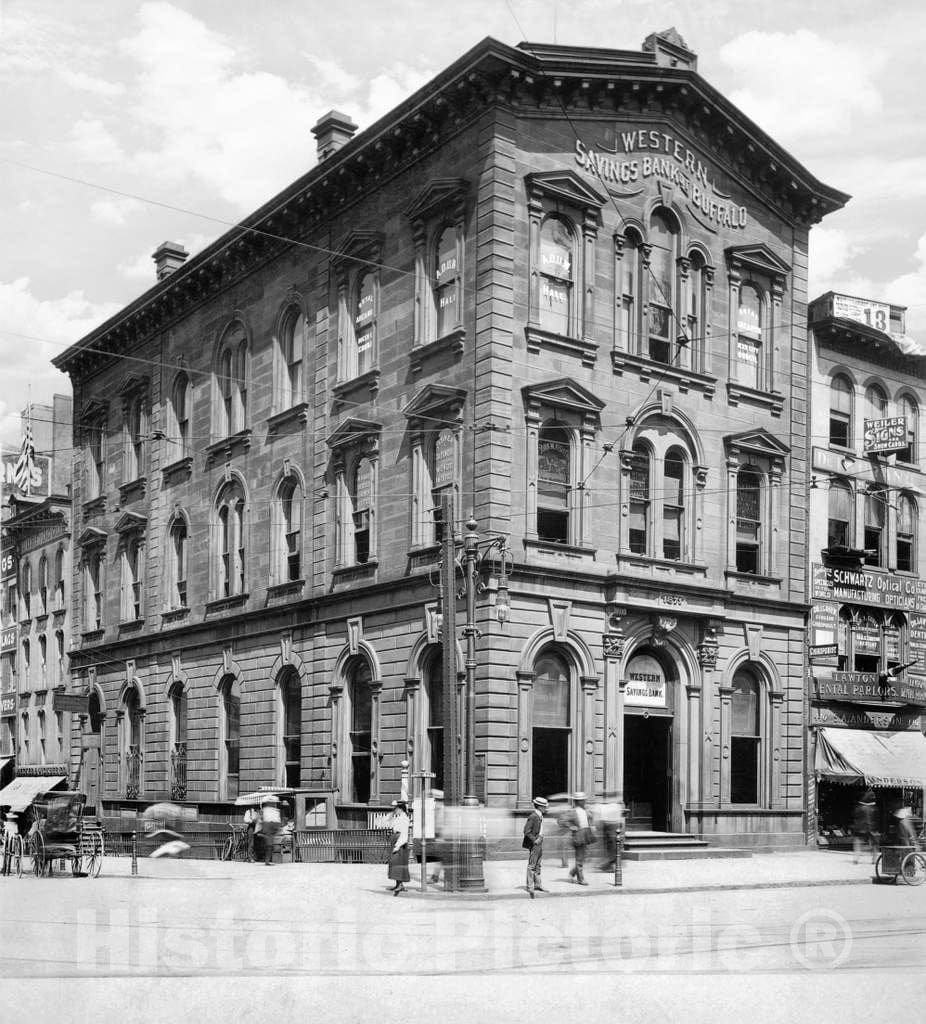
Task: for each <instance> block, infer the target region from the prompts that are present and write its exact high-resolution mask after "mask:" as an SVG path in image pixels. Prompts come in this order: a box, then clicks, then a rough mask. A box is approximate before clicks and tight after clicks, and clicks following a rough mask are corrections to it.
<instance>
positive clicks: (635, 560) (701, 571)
mask: <svg viewBox="0 0 926 1024" xmlns="http://www.w3.org/2000/svg"><path fill="white" fill-rule="evenodd" d="M617 562H618V564H619V565H621V566H636V567H638V568H644V567H649V568H652V569H661V570H667V571H670V572H676V573H678V574H679V575H682V576H707V566H706V565H699V564H698V563H697V562H676V561H673V560H672V559H670V558H651V557H649V556H648V555H633V554H624V555H618V556H617Z"/></svg>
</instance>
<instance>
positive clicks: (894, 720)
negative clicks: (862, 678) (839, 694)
mask: <svg viewBox="0 0 926 1024" xmlns="http://www.w3.org/2000/svg"><path fill="white" fill-rule="evenodd" d="M810 724H811V725H835V726H837V727H839V726H841V727H842V728H844V729H887V730H890V731H891V732H906V731H908V730H909V731H911V732H920V731H921V730H922V729H923V727H924V724H926V715H924V714H923V713H922V712H920V711H908V710H906V709H905V708H904V709H900V710H898V711H878V710H877V709H875V708H865V707H858V706H857V705H853V704H818V705H813V706H811V709H810Z"/></svg>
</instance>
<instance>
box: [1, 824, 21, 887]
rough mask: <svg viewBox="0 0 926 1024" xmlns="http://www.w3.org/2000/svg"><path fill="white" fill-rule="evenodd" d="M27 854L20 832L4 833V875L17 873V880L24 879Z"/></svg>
mask: <svg viewBox="0 0 926 1024" xmlns="http://www.w3.org/2000/svg"><path fill="white" fill-rule="evenodd" d="M25 854H26V850H25V844H24V843H23V837H22V836H21V835H20V834H19V833H18V832H12V831H4V833H3V869H2V873H3V874H4V875H12V874H13V873H14V872H15V873H16V877H17V878H22V876H23V858H24V857H25Z"/></svg>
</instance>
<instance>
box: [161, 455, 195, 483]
mask: <svg viewBox="0 0 926 1024" xmlns="http://www.w3.org/2000/svg"><path fill="white" fill-rule="evenodd" d="M192 472H193V456H192V455H185V456H184V457H183V458H182V459H177V460H176V461H175V462H171V463H170V464H169V465H167V466H165V467H164V468H163V469H162V470H161V476H162V478H163V479H164V481H165V482H166V481H168V480H170V478H171V477H175V476H181V475H186V476H190V475H191V474H192Z"/></svg>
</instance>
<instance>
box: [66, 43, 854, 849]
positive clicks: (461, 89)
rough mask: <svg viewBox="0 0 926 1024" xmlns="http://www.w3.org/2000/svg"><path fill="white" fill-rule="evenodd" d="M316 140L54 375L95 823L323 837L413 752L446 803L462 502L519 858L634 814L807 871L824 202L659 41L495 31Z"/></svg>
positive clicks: (639, 823) (170, 259)
mask: <svg viewBox="0 0 926 1024" xmlns="http://www.w3.org/2000/svg"><path fill="white" fill-rule="evenodd" d="M313 131H314V133H315V135H316V137H317V139H318V147H319V154H318V155H319V160H318V164H317V166H316V167H314V168H313V169H312V170H310V171H308V172H307V173H306V175H305V176H304V177H302V178H301V179H300V180H299V181H297V182H295V183H294V184H293V185H292V186H291V187H289V188H288V189H286V190H285V191H284V192H283V193H281V194H280V195H279V196H277V197H275V198H274V199H272V200H270V201H269V202H268V203H267V204H266V205H265V206H264V207H262V208H261V209H260V210H258V211H257V212H256V213H254V214H253V215H252V216H250V217H249V218H247V220H246V221H245V222H244V223H243V224H242V226H240V227H239V228H235V229H232V230H231V231H229V232H228V233H227V234H225V235H224V236H223V237H221V238H220V239H219V240H218V241H216V242H215V243H214V244H212V245H211V246H210V247H209V248H208V249H206V250H204V251H203V252H202V253H200V254H198V255H197V256H196V257H195V258H193V259H189V260H185V255H186V254H185V253H184V251H183V249H182V247H180V246H176V245H172V244H167V245H165V246H162V247H161V248H160V249H159V250H158V253H157V254H156V259H157V261H158V265H159V277H160V280H159V281H158V282H157V284H156V285H155V286H154V287H152V288H151V289H150V290H149V291H147V292H146V293H145V294H144V295H142V296H141V297H140V298H139V299H137V300H136V301H135V302H133V303H131V304H130V305H129V306H127V307H126V308H125V309H124V310H122V311H121V312H120V313H118V314H117V315H116V316H114V317H113V318H112V319H111V320H109V321H108V322H106V323H105V324H103V325H102V326H101V327H99V328H98V329H97V330H95V331H93V332H92V333H91V334H89V335H88V336H87V337H86V338H84V339H83V340H81V341H80V342H78V343H77V344H75V345H74V346H72V347H71V348H70V349H69V350H67V351H66V352H65V353H64V354H63V355H62V356H61V357H59V358H58V359H57V360H56V365H57V366H59V367H60V368H61V369H63V370H65V371H66V372H67V373H69V374H70V376H71V379H72V381H73V385H74V393H75V417H74V432H75V446H76V453H77V454H76V457H75V465H74V521H75V522H74V541H75V544H76V550H75V556H74V565H75V578H74V594H75V601H76V603H77V604H76V606H75V608H74V618H73V621H74V629H73V635H72V642H71V646H72V652H71V656H72V676H73V679H72V685H73V687H74V688H75V689H76V690H83V691H84V692H86V693H88V694H89V700H90V708H89V714H88V715H86V716H85V717H84V719H83V721H82V725H81V728H82V730H83V734H84V736H85V744H84V749H85V756H84V759H83V762H82V765H81V775H80V778H81V785H82V786H84V787H85V788H88V789H89V790H91V791H92V795H93V800H96V801H99V802H101V803H102V806H103V809H104V812H105V813H107V814H109V813H116V812H117V811H123V812H124V811H131V809H132V808H134V807H136V806H140V805H143V804H145V803H148V802H150V801H152V800H156V799H161V798H165V797H173V798H176V799H182V800H185V801H187V802H189V803H193V804H197V805H198V806H199V808H200V810H201V811H202V812H203V813H207V812H209V813H216V814H223V815H224V813H226V812H227V810H228V808H229V806H230V803H231V801H233V799H234V797H235V795H236V794H237V793H239V792H243V791H246V790H251V789H255V788H257V787H259V786H261V785H273V784H276V785H282V784H288V785H291V786H299V787H303V788H316V789H324V788H330V789H332V790H334V792H335V802H336V804H337V807H338V815H339V820H341V822H342V823H348V824H351V823H354V824H366V823H367V820H368V819H369V816H370V815H371V814H373V813H374V812H375V810H376V808H378V807H380V806H382V805H383V804H388V802H389V800H390V799H392V798H394V797H396V796H397V795H398V792H399V776H400V766H401V762H402V761H403V760H408V761H409V762H410V763H411V767H412V769H413V771H421V770H427V769H429V768H431V767H433V768H434V770H435V772H436V773H437V775H438V778H437V784H438V785H440V784H441V782H442V779H441V777H440V775H441V766H442V763H443V762H442V754H441V751H442V749H443V734H444V720H443V719H444V716H443V708H444V698H443V693H444V688H445V687H450V686H453V687H455V688H456V691H457V693H458V695H459V698H460V706H461V708H462V707H464V706H465V703H466V702H465V700H464V697H465V696H466V695H465V694H463V693H462V688H463V676H462V674H461V675H460V676H459V678H457V679H452V680H451V679H444V678H443V669H442V660H441V639H442V636H441V633H440V632H439V631H438V628H437V599H438V594H439V591H438V588H437V582H438V575H439V563H440V557H441V550H440V541H441V539H442V537H443V536H444V531H445V530H447V529H448V528H449V524H447V523H446V522H445V521H443V520H442V519H441V517H440V516H439V515H436V514H435V510H436V509H439V507H440V504H441V499H442V496H443V495H444V494H445V493H447V492H448V491H449V492H450V493H451V494H452V496H453V501H454V507H455V510H456V511H455V522H454V524H453V528H454V532H455V534H456V535H457V536H460V535H462V534H463V532H464V524H465V522H466V521H467V520H468V519H469V518H470V516H471V515H472V516H474V517H475V520H476V521H477V523H478V530H479V535H480V537H481V538H483V540H492V539H498V538H505V539H506V541H507V544H508V550H509V551H510V555H508V556H504V561H502V559H501V558H500V557H499V545H496V546H495V548H494V550H493V551H488V550H486V552H485V553H486V556H487V557H486V558H485V559H484V560H482V561H481V562H480V572H479V583H480V586H479V587H478V588H477V591H478V593H477V600H476V604H475V610H474V616H475V618H474V622H475V625H476V627H478V631H479V633H478V637H477V639H476V664H475V667H474V671H473V676H474V688H473V694H472V699H473V704H474V717H473V720H472V727H473V728H472V731H473V733H474V751H473V758H474V762H475V763H474V765H473V768H474V770H473V772H472V778H473V780H474V782H475V785H476V788H477V791H478V792H477V795H478V796H479V798H480V799H481V800H482V801H484V802H485V803H486V804H487V805H488V806H490V807H497V808H507V809H510V810H511V811H512V812H514V814H513V815H512V830H515V829H519V828H520V826H519V824H518V822H517V820H516V818H517V812H519V811H526V809H527V808H528V807H529V804H530V800H531V798H532V797H533V796H535V795H539V794H543V795H552V794H555V793H560V792H565V791H570V790H575V789H584V790H586V791H589V792H590V793H602V792H618V793H621V794H623V797H624V799H625V800H626V801H627V803H628V806H629V808H630V817H631V827H636V828H642V829H653V830H657V831H674V832H685V833H693V834H698V835H702V836H704V837H705V838H707V839H710V840H712V841H714V842H717V843H718V844H721V845H750V846H769V845H787V844H791V843H794V844H796V843H799V842H801V841H802V839H803V831H804V827H805V821H804V812H805V792H804V775H803V764H804V742H805V737H804V715H803V699H804V690H803V680H804V671H805V658H806V636H805V611H806V603H805V600H806V599H805V593H806V560H805V551H806V541H807V536H806V533H807V493H806V491H807V458H808V451H807V444H808V422H807V414H808V409H807V402H808V392H807V387H808V346H807V336H806V329H805V327H804V326H803V325H804V324H805V323H806V291H805V289H806V274H807V238H808V232H809V230H810V227H811V225H812V224H814V223H815V222H817V221H819V220H820V218H821V217H822V216H824V215H825V214H826V213H828V212H830V211H832V210H835V209H838V208H839V207H841V206H842V205H843V204H844V203H845V202H846V201H847V199H848V197H847V196H846V195H844V194H842V193H840V192H838V191H836V190H835V189H832V188H830V187H828V186H826V185H824V184H822V183H821V182H819V181H817V180H816V179H815V178H814V177H813V176H812V175H811V174H810V173H809V172H808V171H807V170H806V169H804V168H803V167H802V166H801V165H800V164H799V163H798V162H797V161H796V160H795V159H794V158H793V157H792V156H790V155H789V154H788V153H787V152H785V151H784V150H783V149H781V147H780V146H778V145H777V144H776V143H775V142H774V141H773V140H772V139H770V138H769V137H768V136H766V135H765V134H764V133H763V132H762V131H761V130H760V129H759V128H758V127H757V126H756V125H754V124H753V123H752V122H751V121H749V120H748V119H747V118H746V117H745V116H744V115H743V114H741V113H740V112H739V111H738V110H737V109H736V108H735V107H734V106H733V105H732V104H730V103H729V102H728V101H727V100H726V99H724V97H722V96H721V95H719V94H718V93H717V92H716V90H714V89H713V88H712V87H711V86H710V85H709V84H708V83H707V82H706V81H705V80H704V79H703V78H702V77H701V76H700V75H699V74H698V72H697V61H696V57H695V54H693V53H692V52H691V51H690V50H688V49H687V48H686V46H685V44H684V42H683V41H682V40H681V38H680V37H679V36H678V35H677V34H676V33H675V32H674V31H670V32H668V33H662V34H660V35H654V36H650V37H649V38H648V39H647V40H646V42H645V43H644V45H643V49H642V51H641V52H625V51H616V50H607V49H580V48H571V47H563V46H555V45H554V46H549V45H534V44H522V45H520V46H518V47H516V48H512V47H509V46H506V45H503V44H501V43H498V42H496V41H495V40H492V39H486V40H485V41H483V42H482V43H480V44H478V45H477V46H475V47H474V48H473V49H472V50H470V51H469V52H468V53H466V54H465V55H464V56H462V57H461V58H460V59H459V60H458V61H456V62H455V63H454V64H452V65H451V66H449V67H448V68H446V69H445V70H444V71H442V72H441V73H440V74H439V75H438V76H437V77H436V78H435V79H434V80H433V81H432V82H430V83H429V84H428V85H427V86H426V87H424V88H422V89H421V90H420V91H418V92H417V93H415V94H414V95H412V96H411V97H410V98H409V99H408V100H406V101H405V102H404V103H403V104H401V105H400V106H399V107H397V108H396V109H395V110H393V111H392V112H391V113H389V114H388V115H387V116H385V117H384V118H382V119H381V120H380V121H378V122H376V123H375V124H374V125H372V126H371V127H370V128H368V129H366V130H365V131H363V132H361V133H359V134H358V133H356V126H355V125H354V124H353V123H352V122H351V121H350V118H348V117H346V116H344V115H342V114H339V113H336V112H331V113H330V114H328V115H326V116H325V117H323V118H322V119H321V120H320V121H319V122H318V123H317V124H316V126H315V128H314V129H313ZM500 576H501V577H502V579H503V580H504V583H505V584H506V585H507V591H505V589H504V586H503V587H502V588H501V589H500V588H499V581H500ZM502 595H504V597H505V598H507V602H508V604H509V606H510V614H509V615H508V616H505V615H501V616H499V615H498V614H497V612H498V609H497V606H496V605H497V602H498V601H499V600H501V599H502ZM500 617H501V618H505V619H506V621H504V622H500V621H499V618H500ZM456 641H457V642H458V643H460V644H462V638H461V636H460V635H459V631H458V635H457V637H456ZM458 664H459V665H460V666H462V665H463V658H462V650H461V657H460V658H459V659H458ZM94 751H99V755H98V756H97V754H95V753H94ZM76 768H77V766H76V765H75V770H76Z"/></svg>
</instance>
